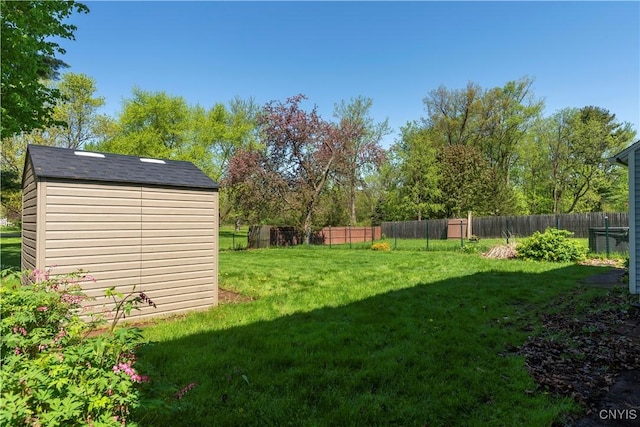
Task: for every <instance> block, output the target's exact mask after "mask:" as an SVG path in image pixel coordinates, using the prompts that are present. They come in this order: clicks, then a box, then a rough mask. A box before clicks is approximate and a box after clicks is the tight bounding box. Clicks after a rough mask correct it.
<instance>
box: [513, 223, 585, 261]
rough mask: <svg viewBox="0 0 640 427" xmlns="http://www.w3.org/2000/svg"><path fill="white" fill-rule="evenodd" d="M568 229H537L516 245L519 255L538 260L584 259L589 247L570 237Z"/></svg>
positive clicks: (571, 234)
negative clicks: (541, 230) (542, 231)
mask: <svg viewBox="0 0 640 427" xmlns="http://www.w3.org/2000/svg"><path fill="white" fill-rule="evenodd" d="M571 236H573V233H572V232H570V231H567V230H558V229H556V228H547V229H546V230H545V231H544V233H540V232H539V231H536V232H535V233H533V235H532V236H531V237H529V238H527V239H525V240H523V241H522V242H520V243H519V244H518V245H517V246H516V251H517V257H518V258H521V259H527V260H536V261H556V262H571V261H579V260H581V259H584V258H585V257H586V255H587V250H588V249H587V248H586V247H584V246H582V245H581V244H580V243H579V242H576V241H573V240H571V239H570V237H571Z"/></svg>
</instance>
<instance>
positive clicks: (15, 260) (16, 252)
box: [0, 237, 22, 271]
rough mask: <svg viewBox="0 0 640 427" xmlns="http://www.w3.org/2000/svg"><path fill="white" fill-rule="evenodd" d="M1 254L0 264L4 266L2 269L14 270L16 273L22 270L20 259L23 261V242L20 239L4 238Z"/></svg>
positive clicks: (0, 241)
mask: <svg viewBox="0 0 640 427" xmlns="http://www.w3.org/2000/svg"><path fill="white" fill-rule="evenodd" d="M0 245H1V246H2V247H1V248H0V251H1V252H0V254H1V257H2V259H0V264H2V269H5V268H12V269H14V270H16V271H19V270H20V259H21V256H22V255H21V251H22V246H21V240H20V238H19V237H3V238H2V240H0Z"/></svg>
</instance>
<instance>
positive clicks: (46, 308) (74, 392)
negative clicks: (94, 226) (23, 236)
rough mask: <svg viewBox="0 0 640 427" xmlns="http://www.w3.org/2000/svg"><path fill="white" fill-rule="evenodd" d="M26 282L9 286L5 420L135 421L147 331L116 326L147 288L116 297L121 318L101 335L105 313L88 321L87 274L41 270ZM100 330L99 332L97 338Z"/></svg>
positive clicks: (0, 412)
mask: <svg viewBox="0 0 640 427" xmlns="http://www.w3.org/2000/svg"><path fill="white" fill-rule="evenodd" d="M26 279H27V280H25V283H26V284H25V285H18V286H2V288H0V295H1V296H2V307H1V314H2V320H1V321H0V332H1V336H2V338H1V341H0V351H1V355H2V356H1V360H2V370H1V371H0V388H1V390H2V392H1V397H2V401H3V406H2V408H0V424H1V425H47V426H61V425H64V426H75V425H87V424H88V425H96V426H97V425H102V426H108V425H114V426H115V425H118V426H122V425H127V424H129V425H131V423H129V419H128V418H129V414H130V412H131V411H132V410H133V409H135V408H136V407H137V406H139V405H140V399H139V397H140V396H139V385H140V384H141V383H145V382H147V381H148V378H147V377H146V376H144V375H141V374H140V373H138V372H137V370H136V368H135V367H134V364H135V363H136V349H137V347H138V346H139V344H140V343H141V341H142V336H141V332H140V330H138V329H136V328H118V329H116V328H115V326H116V323H117V321H118V320H119V319H121V318H122V317H123V316H124V315H125V313H128V312H130V310H131V309H133V308H135V307H136V305H137V304H140V303H151V304H153V302H152V301H151V300H150V299H149V298H148V297H147V296H146V295H145V294H144V293H134V292H132V293H130V294H128V295H122V294H119V293H116V292H115V290H114V289H110V290H109V291H108V292H107V293H108V294H109V295H110V296H111V297H113V298H114V301H115V302H116V307H115V309H114V311H115V313H114V320H113V323H112V325H111V328H110V329H109V331H108V332H107V333H102V334H96V331H95V330H96V328H97V327H99V326H102V325H103V324H104V322H105V321H104V318H102V317H100V316H99V317H96V318H90V319H91V320H90V321H88V322H87V321H85V320H83V319H82V318H81V317H80V315H81V314H83V309H82V302H83V301H84V300H86V299H87V296H86V295H85V294H84V293H82V289H81V285H82V283H84V282H86V281H90V280H94V279H92V278H91V277H90V276H88V275H85V274H84V273H83V272H82V271H79V272H76V273H72V274H67V275H60V276H56V277H54V276H52V275H51V274H50V271H49V270H46V271H40V270H35V271H33V272H32V273H31V274H30V275H29V276H28V277H27V278H26ZM96 335H97V336H96Z"/></svg>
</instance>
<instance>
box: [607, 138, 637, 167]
mask: <svg viewBox="0 0 640 427" xmlns="http://www.w3.org/2000/svg"><path fill="white" fill-rule="evenodd" d="M638 148H640V140H638V141H636V142H634V143H633V144H631V145H630V146H628V147H627V148H625V149H624V150H622V151H621V152H619V153H618V154H616V155H615V156H613V157H611V158H610V159H609V161H610V162H611V163H621V164H623V165H625V166H628V165H629V154H630V153H631V152H632V151H635V150H637V149H638Z"/></svg>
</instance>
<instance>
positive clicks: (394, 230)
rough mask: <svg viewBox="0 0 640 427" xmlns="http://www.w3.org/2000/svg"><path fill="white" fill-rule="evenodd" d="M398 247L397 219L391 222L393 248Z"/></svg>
mask: <svg viewBox="0 0 640 427" xmlns="http://www.w3.org/2000/svg"><path fill="white" fill-rule="evenodd" d="M397 247H398V221H396V222H394V223H393V249H395V248H397Z"/></svg>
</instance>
